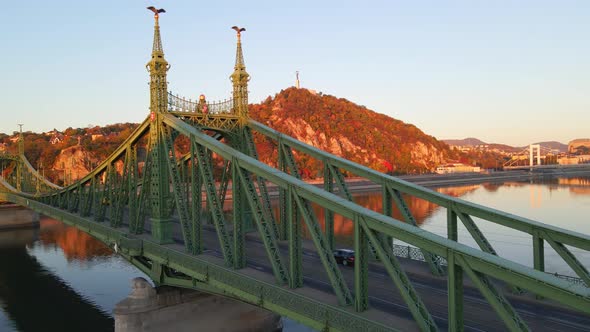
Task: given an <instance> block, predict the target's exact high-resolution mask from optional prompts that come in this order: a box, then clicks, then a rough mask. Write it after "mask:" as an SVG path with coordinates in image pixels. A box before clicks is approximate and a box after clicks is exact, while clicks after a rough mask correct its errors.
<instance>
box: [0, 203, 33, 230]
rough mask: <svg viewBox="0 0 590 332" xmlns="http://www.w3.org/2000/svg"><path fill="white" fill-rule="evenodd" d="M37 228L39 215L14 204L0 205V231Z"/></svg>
mask: <svg viewBox="0 0 590 332" xmlns="http://www.w3.org/2000/svg"><path fill="white" fill-rule="evenodd" d="M37 226H39V213H37V212H35V211H33V210H29V209H27V208H25V207H22V206H20V205H15V204H0V230H2V229H14V228H27V227H37Z"/></svg>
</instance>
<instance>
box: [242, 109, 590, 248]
mask: <svg viewBox="0 0 590 332" xmlns="http://www.w3.org/2000/svg"><path fill="white" fill-rule="evenodd" d="M248 125H249V126H250V127H251V128H252V129H253V130H254V131H256V132H259V133H261V134H263V135H265V136H267V137H270V138H272V139H274V140H276V141H280V142H282V143H283V144H285V145H288V146H290V147H292V148H295V149H297V150H299V151H302V152H304V153H306V154H308V155H310V156H312V157H314V158H316V159H318V160H329V162H330V164H331V165H332V166H334V167H339V168H342V169H345V170H348V171H350V172H351V173H353V174H355V175H357V176H361V177H364V178H366V179H368V180H371V181H373V182H375V183H377V184H381V185H385V186H391V187H392V188H394V189H396V190H399V191H400V192H402V193H406V194H410V195H412V196H416V197H418V198H421V199H424V200H427V201H430V202H432V203H434V204H437V205H440V206H443V207H446V208H449V207H450V206H451V205H453V206H454V208H455V209H457V210H458V211H461V212H463V213H466V214H468V215H471V216H473V217H478V218H481V219H485V220H488V221H491V222H494V223H497V224H499V225H502V226H506V227H509V228H512V229H515V230H519V231H522V232H526V233H529V234H531V235H533V233H534V231H536V230H543V231H545V232H549V233H551V236H552V237H553V238H554V240H555V241H558V242H561V243H563V244H567V245H571V246H574V247H577V248H580V249H583V250H587V251H590V236H589V235H586V234H582V233H578V232H574V231H569V230H565V229H561V228H559V227H555V226H551V225H546V224H543V223H540V222H537V221H534V220H531V219H527V218H524V217H520V216H516V215H513V214H510V213H506V212H503V211H500V210H496V209H493V208H489V207H486V206H483V205H479V204H476V203H472V202H467V201H463V200H461V199H458V198H455V197H450V196H447V195H444V194H441V193H438V192H436V191H433V190H431V189H428V188H424V187H421V186H419V185H416V184H413V183H410V182H408V181H404V180H401V179H399V178H395V177H393V176H389V175H387V174H383V173H380V172H378V171H375V170H373V169H371V168H368V167H366V166H363V165H359V164H356V163H353V162H352V161H350V160H346V159H344V158H341V157H337V156H335V155H332V154H330V153H327V152H325V151H322V150H320V149H318V148H316V147H313V146H310V145H307V144H305V143H303V142H300V141H298V140H296V139H294V138H292V137H289V136H287V135H285V134H282V133H280V132H278V131H276V130H274V129H272V128H269V127H267V126H265V125H263V124H261V123H259V122H256V121H254V120H249V122H248Z"/></svg>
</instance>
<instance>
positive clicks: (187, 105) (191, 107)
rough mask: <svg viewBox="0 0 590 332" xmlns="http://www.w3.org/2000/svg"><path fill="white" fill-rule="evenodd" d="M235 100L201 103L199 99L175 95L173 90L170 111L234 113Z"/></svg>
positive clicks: (170, 97) (169, 103)
mask: <svg viewBox="0 0 590 332" xmlns="http://www.w3.org/2000/svg"><path fill="white" fill-rule="evenodd" d="M205 105H206V106H207V107H204V106H205ZM233 108H234V101H233V99H228V100H223V101H218V102H205V103H199V101H197V100H195V101H193V100H191V99H186V98H182V97H179V96H178V95H174V94H173V93H172V92H168V111H169V112H185V113H195V114H212V115H219V114H233V113H234V110H233Z"/></svg>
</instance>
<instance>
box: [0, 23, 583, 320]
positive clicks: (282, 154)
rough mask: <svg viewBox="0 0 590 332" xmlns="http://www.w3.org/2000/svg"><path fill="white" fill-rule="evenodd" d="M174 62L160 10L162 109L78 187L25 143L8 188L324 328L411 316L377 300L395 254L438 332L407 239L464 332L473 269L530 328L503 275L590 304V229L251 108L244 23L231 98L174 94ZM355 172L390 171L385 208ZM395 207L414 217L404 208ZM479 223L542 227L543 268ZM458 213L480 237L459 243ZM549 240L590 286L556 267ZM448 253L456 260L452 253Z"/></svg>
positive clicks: (171, 271)
mask: <svg viewBox="0 0 590 332" xmlns="http://www.w3.org/2000/svg"><path fill="white" fill-rule="evenodd" d="M168 68H169V66H168V64H167V62H166V60H164V56H163V50H162V45H161V40H160V32H159V25H158V17H157V16H156V26H155V30H154V50H153V52H152V59H151V60H150V62H149V63H148V69H149V70H150V79H151V81H150V90H151V102H150V111H151V113H150V115H149V116H148V117H147V118H146V120H144V121H143V123H141V124H140V125H139V126H138V128H136V130H135V131H134V132H133V133H132V134H131V135H130V137H128V138H127V139H126V141H125V142H124V143H123V144H122V145H121V146H119V147H118V148H117V149H116V150H115V151H114V152H113V153H112V154H111V155H110V156H109V157H108V158H107V159H106V160H104V161H103V162H102V163H101V164H100V165H99V166H98V167H97V168H95V169H94V170H93V171H92V172H90V173H89V174H88V175H87V176H86V177H84V178H83V179H81V180H79V181H77V182H76V183H73V184H71V185H69V186H67V187H64V188H61V187H58V186H55V185H53V184H51V183H50V182H48V181H47V180H45V179H44V178H43V177H42V176H41V175H39V173H38V172H37V171H35V170H34V168H33V167H32V166H31V165H30V163H28V162H27V161H26V158H25V157H24V152H23V151H20V153H19V156H9V155H4V156H0V160H1V161H2V163H3V165H4V164H5V165H6V169H7V170H9V171H10V170H13V172H8V171H7V172H6V173H7V174H8V173H10V175H7V176H4V177H3V178H2V179H0V183H1V184H2V185H3V187H4V188H5V192H3V193H0V199H4V200H7V201H11V202H14V203H17V204H20V205H23V206H27V207H29V208H31V209H33V210H36V211H39V212H41V213H43V214H46V215H48V216H50V217H53V218H55V219H59V220H62V221H63V222H65V223H67V224H70V225H74V226H76V227H78V228H80V229H82V230H84V231H86V232H88V233H89V234H91V235H93V236H95V237H96V238H98V239H99V240H101V241H103V242H105V243H106V244H108V245H110V246H111V247H113V248H115V250H117V252H119V253H120V254H121V255H123V256H124V257H125V258H126V259H128V260H129V261H130V262H131V263H132V264H134V265H135V266H137V267H138V268H139V269H141V270H142V271H144V272H145V273H146V274H148V275H149V276H150V277H151V278H152V279H153V280H154V281H155V282H156V283H157V284H161V285H171V286H179V287H187V288H195V289H199V290H204V291H208V292H212V293H216V294H221V295H225V296H230V297H233V298H236V299H239V300H242V301H245V302H248V303H251V304H254V305H257V306H260V307H263V308H266V309H268V310H271V311H274V312H276V313H279V314H281V315H284V316H288V317H291V318H293V319H295V320H297V321H301V322H303V323H305V324H307V325H309V326H311V327H313V328H316V329H318V330H334V331H360V330H369V331H392V330H398V329H403V328H402V327H399V326H396V325H395V319H396V314H395V313H391V314H388V313H387V312H385V313H384V312H382V311H379V310H375V308H374V306H373V305H372V302H371V301H370V296H369V294H370V291H369V288H370V280H371V279H370V276H369V271H370V266H371V265H372V264H379V265H380V266H382V268H383V269H384V271H385V273H386V274H387V278H388V279H387V281H388V282H389V283H390V284H392V285H395V288H396V289H397V292H398V293H399V295H400V297H401V299H402V300H403V303H404V306H405V308H406V310H407V311H408V312H409V314H410V315H411V318H412V319H413V321H415V325H413V326H414V328H415V327H418V328H419V329H420V330H422V331H437V330H439V325H440V320H438V319H435V318H433V315H432V314H431V313H430V311H429V308H428V306H427V305H426V304H425V302H426V301H425V300H427V299H425V298H424V297H423V296H420V294H419V292H417V291H416V289H415V287H414V284H413V283H412V282H411V280H410V278H409V277H408V275H407V274H406V272H405V271H404V265H403V264H402V263H401V262H400V261H399V259H398V258H397V257H396V256H394V255H393V251H392V239H398V240H401V241H404V242H406V243H408V244H410V245H412V246H415V247H417V248H420V249H421V250H422V252H424V256H425V260H426V262H427V264H428V267H429V269H430V270H431V272H432V273H433V274H434V275H435V276H437V277H439V278H445V279H446V283H447V294H448V295H447V298H448V300H447V308H448V309H447V315H448V319H447V322H446V323H445V324H446V325H447V326H448V330H449V331H462V330H463V329H464V326H465V319H464V312H465V306H464V290H465V287H466V286H465V282H464V278H465V277H468V279H469V280H470V282H471V283H472V285H473V287H475V288H477V289H478V290H479V291H480V292H481V294H482V296H483V298H484V299H485V301H486V302H487V303H488V304H489V305H490V306H491V307H492V308H493V310H494V311H495V312H496V313H497V315H498V316H499V318H500V319H501V320H502V321H503V323H504V324H505V326H506V328H507V329H509V330H512V331H526V330H528V329H529V327H528V325H527V322H526V320H524V319H523V318H522V317H521V316H520V315H519V314H518V312H517V311H516V310H515V309H514V308H513V307H512V305H511V303H510V301H509V300H508V297H507V295H506V292H504V291H503V290H502V288H503V287H504V286H509V287H510V288H511V289H512V290H513V291H517V292H524V291H527V292H530V293H532V294H535V295H537V296H539V297H543V298H547V299H551V300H553V301H556V302H559V303H561V304H564V305H567V306H570V307H571V308H573V309H575V310H578V311H580V312H581V313H582V314H586V315H587V314H590V288H588V285H590V274H589V273H588V270H587V269H586V267H585V266H584V265H583V264H582V263H581V262H580V261H579V260H578V258H577V257H576V255H575V254H574V251H573V250H572V249H574V248H575V249H576V250H578V251H579V250H581V251H585V252H588V251H590V237H589V236H588V235H584V234H580V233H576V232H572V231H568V230H563V229H560V228H557V227H553V226H549V225H545V224H542V223H539V222H536V221H533V220H529V219H525V218H522V217H518V216H514V215H511V214H508V213H505V212H502V211H498V210H494V209H491V208H487V207H484V206H481V205H478V204H474V203H469V202H465V201H462V200H460V199H457V198H453V197H448V196H445V195H442V194H440V193H437V192H434V191H432V190H429V189H426V188H422V187H419V186H417V185H414V184H411V183H408V182H406V181H403V180H400V179H398V178H395V177H391V176H388V175H385V174H381V173H379V172H377V171H374V170H372V169H369V168H367V167H364V166H361V165H358V164H355V163H353V162H351V161H348V160H346V159H343V158H340V157H337V156H334V155H331V154H329V153H326V152H324V151H321V150H319V149H317V148H315V147H312V146H309V145H307V144H305V143H302V142H299V141H297V140H296V139H294V138H292V137H289V136H287V135H284V134H282V133H280V132H277V131H276V130H273V129H272V128H269V127H267V126H265V125H264V124H261V123H258V122H256V121H253V120H251V119H248V113H247V112H248V111H247V107H248V99H247V82H248V80H249V75H248V74H247V73H246V71H245V65H244V62H243V56H242V49H241V40H240V32H238V47H237V57H236V65H235V70H234V73H233V74H232V76H231V78H232V82H233V98H232V99H230V100H229V101H225V102H221V103H211V104H209V103H207V102H206V101H205V100H204V98H202V99H200V100H199V101H197V102H192V101H190V100H189V101H187V100H185V99H182V98H180V97H178V96H174V95H172V94H170V93H169V92H168V91H167V86H166V71H167V70H168ZM255 135H258V136H259V137H262V138H263V139H266V140H269V141H271V142H272V143H273V145H274V146H275V147H276V152H277V155H278V158H277V160H276V165H277V167H271V166H269V165H267V164H264V163H262V162H260V161H259V160H258V154H257V151H256V146H255V144H254V136H255ZM140 151H146V153H139V152H140ZM303 154H304V155H306V156H309V157H312V158H315V159H316V160H318V161H319V162H321V163H322V164H323V165H324V174H323V178H324V185H323V188H318V187H316V186H314V185H311V184H308V183H306V182H304V181H302V179H301V177H300V172H299V169H298V167H297V160H298V156H300V155H303ZM11 167H12V168H11ZM345 172H346V173H351V174H354V175H357V176H360V177H363V178H365V179H367V180H370V181H372V182H374V183H376V184H378V185H379V186H380V187H381V191H382V199H383V209H382V210H380V211H373V210H370V209H368V208H365V207H362V206H360V205H358V204H356V203H355V202H354V196H353V195H352V194H351V192H350V189H349V188H348V186H347V183H346V181H345V179H344V173H345ZM35 179H36V180H35ZM33 184H34V186H33ZM275 192H278V201H279V203H278V206H279V208H278V209H279V213H278V215H276V216H275V215H274V214H273V211H272V205H273V202H272V200H271V196H272V195H274V193H275ZM408 196H414V197H418V198H420V199H422V200H426V201H429V202H431V203H433V204H436V205H438V206H440V207H441V208H444V209H446V211H447V234H448V236H447V238H444V237H441V236H438V235H435V234H432V233H430V232H427V231H425V230H422V229H420V228H418V227H417V224H416V219H415V217H414V216H413V215H412V213H411V211H410V209H409V208H408V205H407V203H406V201H407V198H408ZM314 206H316V207H320V208H321V209H323V210H324V211H325V214H324V215H325V219H324V220H323V221H322V220H318V217H317V216H316V214H315V213H314ZM394 208H397V209H398V210H399V211H400V212H401V215H402V216H403V219H404V220H397V219H395V218H393V217H392V215H393V211H394ZM335 215H340V216H342V217H344V218H346V219H349V220H351V221H352V223H353V225H354V244H353V246H354V250H355V265H354V275H353V277H352V278H351V279H350V278H346V277H345V276H344V275H343V270H342V269H341V268H340V267H339V266H338V265H337V264H336V261H335V259H334V256H333V254H332V250H333V249H334V246H335V243H334V216H335ZM480 221H486V222H492V223H496V224H499V225H502V226H505V227H508V228H510V229H513V230H514V231H519V232H524V233H526V234H528V235H529V236H530V240H531V242H532V244H533V246H532V251H533V257H534V262H533V266H534V268H529V267H526V266H523V265H520V264H517V263H514V262H512V261H510V260H509V259H506V258H502V257H499V256H498V255H497V253H496V251H495V249H494V248H493V246H492V245H491V244H490V242H489V241H488V240H487V239H486V236H485V234H484V233H483V232H482V231H481V230H480V228H479V226H478V223H480ZM459 222H461V223H462V224H463V225H464V226H465V228H466V229H467V231H468V232H469V234H470V235H471V236H472V237H473V239H474V240H475V241H476V243H477V244H478V245H479V247H480V249H479V250H478V249H475V248H472V247H469V246H466V245H463V244H460V243H458V242H457V239H458V224H459ZM322 224H323V225H322ZM304 229H305V230H306V231H307V232H308V233H309V236H310V238H311V244H309V247H310V248H311V249H309V251H310V252H311V253H313V255H314V257H317V261H318V264H316V265H315V266H314V268H315V269H317V270H319V271H320V272H319V273H320V274H322V275H323V276H325V279H326V280H327V283H328V285H329V289H328V290H324V291H322V292H318V291H317V289H315V290H314V289H313V287H311V286H310V283H309V282H307V281H306V280H305V278H304V270H305V269H306V268H309V267H305V266H304V265H305V264H306V263H305V262H306V259H305V257H304V256H305V255H304V253H306V250H308V249H305V248H306V246H304V242H306V241H305V240H304V239H303V232H304ZM249 231H254V234H255V238H256V239H257V243H255V244H253V241H252V236H251V235H250V234H251V233H250V234H248V232H249ZM545 243H548V244H549V245H550V246H551V247H552V248H553V249H554V250H555V251H556V252H557V253H558V254H559V255H560V256H561V258H562V259H563V260H564V261H565V262H566V263H567V264H568V265H569V266H570V267H571V268H572V270H573V271H574V272H575V273H576V274H577V276H578V277H579V278H581V279H582V280H583V281H584V283H585V285H583V284H582V285H579V284H578V285H576V284H571V283H568V282H567V281H564V280H561V279H559V278H556V277H555V276H552V275H550V274H547V273H544V270H545V259H544V244H545ZM253 246H258V247H259V248H260V250H259V252H258V251H256V250H254V249H253ZM261 253H262V254H261ZM260 259H264V260H265V261H266V265H267V266H268V267H269V268H268V270H264V269H263V270H260V269H255V268H252V267H251V262H252V261H254V260H256V261H258V260H260ZM442 259H444V260H446V262H447V264H446V266H442V265H441V260H442ZM375 262H376V263H375ZM465 279H467V278H465ZM400 326H401V325H400Z"/></svg>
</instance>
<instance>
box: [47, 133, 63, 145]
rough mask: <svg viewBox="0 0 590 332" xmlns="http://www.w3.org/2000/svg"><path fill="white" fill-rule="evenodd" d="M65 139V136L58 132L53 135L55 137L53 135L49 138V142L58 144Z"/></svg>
mask: <svg viewBox="0 0 590 332" xmlns="http://www.w3.org/2000/svg"><path fill="white" fill-rule="evenodd" d="M63 140H64V136H63V135H62V134H57V135H53V137H51V139H50V140H49V143H51V144H57V143H61V142H62V141H63Z"/></svg>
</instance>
